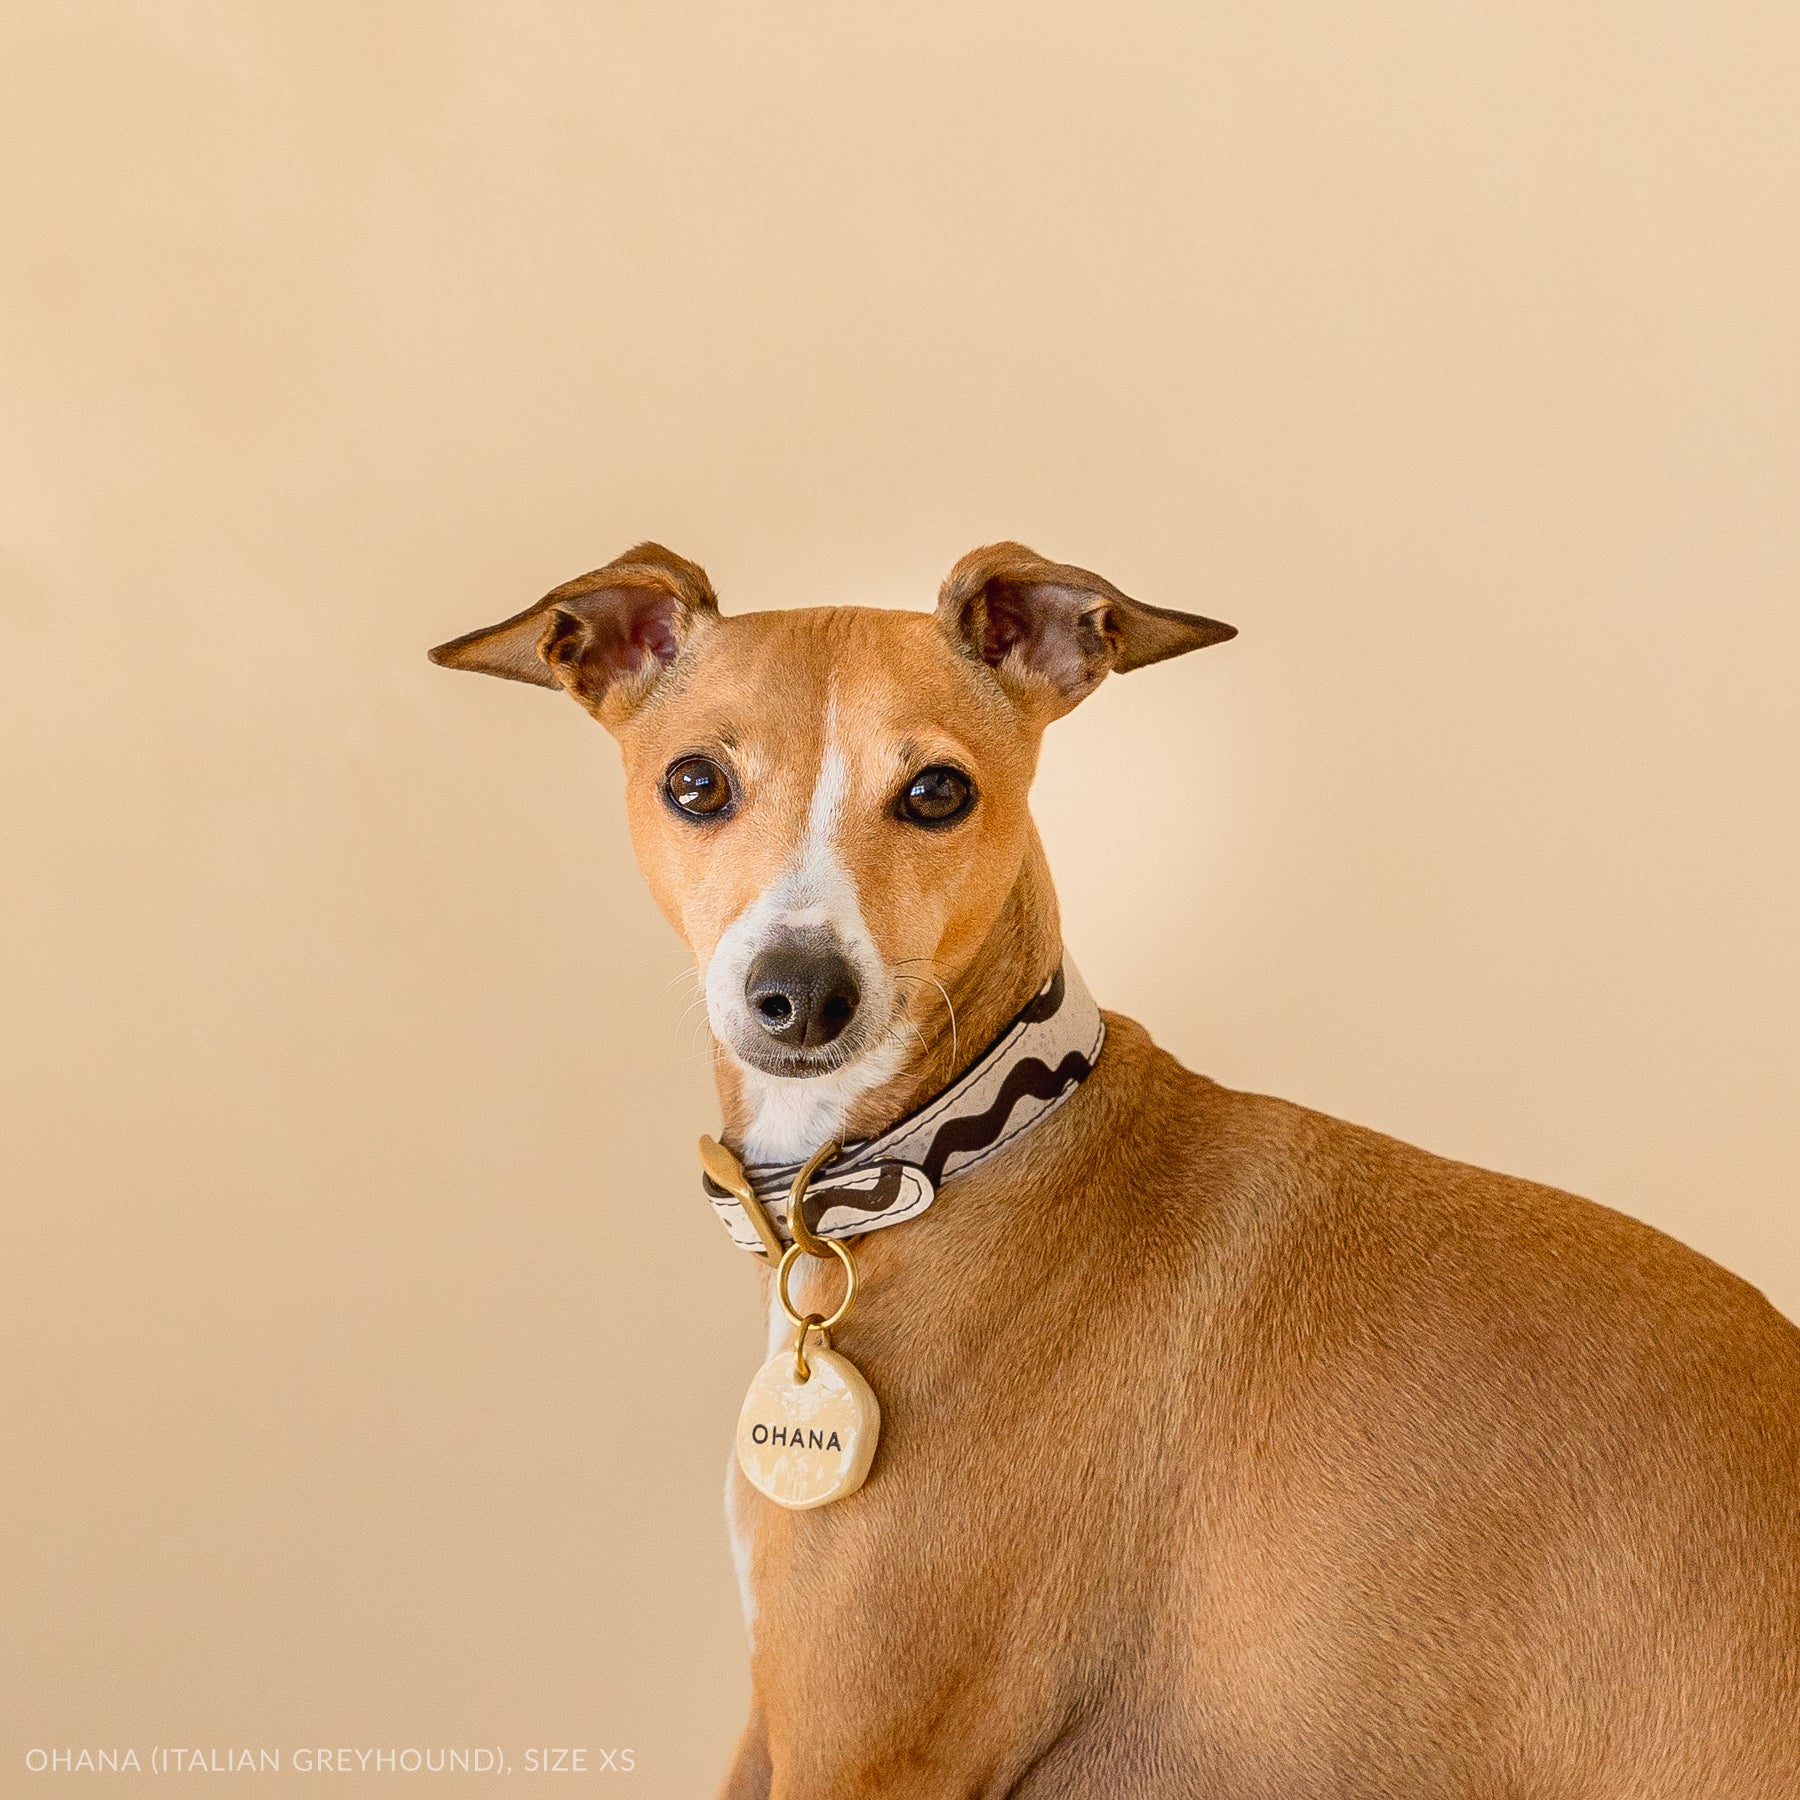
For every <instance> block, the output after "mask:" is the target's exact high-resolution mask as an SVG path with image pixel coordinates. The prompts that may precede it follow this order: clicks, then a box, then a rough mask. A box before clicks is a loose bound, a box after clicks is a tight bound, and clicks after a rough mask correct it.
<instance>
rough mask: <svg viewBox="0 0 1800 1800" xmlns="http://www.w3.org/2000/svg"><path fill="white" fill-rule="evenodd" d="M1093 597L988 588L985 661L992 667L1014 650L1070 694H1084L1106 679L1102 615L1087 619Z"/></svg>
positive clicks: (1011, 586)
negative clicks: (1085, 611) (1083, 609)
mask: <svg viewBox="0 0 1800 1800" xmlns="http://www.w3.org/2000/svg"><path fill="white" fill-rule="evenodd" d="M1084 602H1088V603H1090V604H1091V602H1089V597H1088V596H1085V595H1080V594H1074V593H1071V592H1070V591H1069V590H1067V589H1064V588H1059V587H1056V586H1054V585H1053V584H1051V583H1048V582H1011V581H994V582H990V583H989V584H988V588H987V593H986V605H985V608H984V611H985V614H986V619H985V624H984V630H983V635H982V656H983V658H984V659H985V660H986V661H987V662H988V663H989V664H990V665H993V666H996V667H997V666H998V665H999V664H1000V663H1002V662H1004V661H1005V660H1006V658H1007V655H1008V654H1009V653H1010V652H1011V651H1014V650H1017V651H1018V652H1019V655H1020V657H1021V659H1022V660H1023V662H1024V663H1025V666H1026V667H1027V668H1029V669H1031V670H1032V671H1033V672H1034V673H1035V674H1038V675H1041V676H1042V677H1043V678H1044V679H1045V680H1046V681H1049V682H1050V683H1051V684H1052V685H1053V686H1055V687H1057V688H1059V689H1061V690H1062V691H1063V692H1064V693H1066V694H1071V695H1079V694H1082V693H1085V692H1086V691H1087V690H1088V689H1089V688H1091V687H1093V686H1094V684H1095V683H1096V682H1097V681H1098V680H1099V678H1100V676H1101V675H1102V674H1104V673H1105V666H1106V664H1105V658H1106V644H1105V637H1104V618H1105V613H1104V609H1096V612H1095V615H1094V616H1093V617H1092V618H1089V617H1084V616H1083V614H1082V613H1081V610H1080V608H1081V606H1082V604H1083V603H1084Z"/></svg>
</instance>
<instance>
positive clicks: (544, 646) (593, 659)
mask: <svg viewBox="0 0 1800 1800" xmlns="http://www.w3.org/2000/svg"><path fill="white" fill-rule="evenodd" d="M718 616H719V602H718V599H717V598H716V596H715V595H714V593H713V590H712V583H711V582H710V581H708V580H707V579H706V571H705V570H704V569H703V568H701V567H700V565H699V564H698V563H691V562H689V561H688V559H687V558H686V557H685V556H677V555H676V554H675V552H674V551H673V550H665V549H664V548H663V547H662V545H661V544H639V545H638V546H637V548H636V549H634V550H627V551H626V552H625V554H624V555H623V556H619V557H615V558H614V559H613V560H612V561H611V562H609V563H608V564H607V565H606V567H605V568H603V569H594V570H591V571H590V572H589V573H588V574H586V575H577V576H576V577H575V579H574V580H573V581H565V582H564V583H563V584H562V586H561V587H559V588H552V589H551V590H550V592H549V593H547V594H546V595H545V596H544V597H543V599H541V600H540V601H539V602H538V603H537V604H536V605H535V606H528V607H526V609H525V610H524V611H523V612H522V613H515V614H514V615H513V616H512V617H511V618H510V619H502V620H501V622H500V623H499V624H498V625H489V626H487V627H486V628H485V629H483V630H481V631H471V632H469V633H468V634H467V635H466V636H464V637H459V638H453V639H451V641H450V642H449V643H447V644H439V645H438V647H437V648H436V649H435V650H433V651H432V652H431V660H432V661H433V662H434V663H438V664H440V665H442V666H443V667H444V668H447V669H472V670H474V671H475V672H476V673H477V674H481V675H499V676H501V677H503V678H504V679H505V680H508V681H529V682H532V683H534V684H535V685H537V686H538V687H547V688H555V687H560V688H566V689H567V690H568V691H569V692H570V693H571V694H572V695H574V697H575V698H576V699H577V700H579V701H580V702H581V703H582V704H583V705H584V706H585V707H587V709H588V710H589V711H590V712H592V713H594V714H596V715H597V716H599V717H601V718H602V719H603V721H605V722H612V721H614V720H616V719H617V718H618V717H619V716H621V715H622V713H623V712H625V711H626V710H628V709H629V708H630V707H632V706H635V705H636V703H637V702H638V701H639V700H641V699H642V698H643V697H644V696H645V695H646V694H647V693H648V692H649V691H650V689H651V688H653V687H654V686H655V685H656V683H657V682H658V681H659V680H661V678H662V675H663V672H664V670H666V669H667V668H668V666H669V665H670V664H671V663H672V662H674V660H675V659H676V657H677V656H679V655H680V654H681V651H682V650H683V649H684V648H685V647H686V645H687V644H688V642H689V641H690V640H691V639H692V638H693V637H694V635H695V634H696V633H697V632H699V631H702V630H704V629H705V628H706V627H707V625H709V624H710V623H711V622H712V621H714V620H716V619H717V618H718Z"/></svg>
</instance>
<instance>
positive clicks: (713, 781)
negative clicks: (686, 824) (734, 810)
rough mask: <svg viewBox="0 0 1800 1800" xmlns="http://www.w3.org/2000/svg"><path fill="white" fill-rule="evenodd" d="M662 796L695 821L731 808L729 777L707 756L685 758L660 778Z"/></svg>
mask: <svg viewBox="0 0 1800 1800" xmlns="http://www.w3.org/2000/svg"><path fill="white" fill-rule="evenodd" d="M663 792H664V793H666V794H667V795H668V796H669V799H670V801H671V802H672V803H673V804H674V805H675V807H676V808H677V809H678V810H679V811H681V812H684V813H688V814H690V815H691V816H693V817H695V818H711V817H712V816H713V815H714V814H716V813H722V812H723V811H724V810H725V808H726V807H728V806H729V805H730V804H731V777H730V776H729V775H727V774H726V773H725V771H724V770H723V769H721V768H720V767H719V765H718V764H717V763H716V762H714V761H713V759H712V758H711V757H710V756H684V757H683V758H682V759H681V761H680V762H678V763H676V764H674V765H673V766H672V767H671V768H670V770H669V772H668V774H667V775H665V776H664V777H663Z"/></svg>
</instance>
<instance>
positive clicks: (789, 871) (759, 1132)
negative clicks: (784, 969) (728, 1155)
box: [705, 695, 904, 1162]
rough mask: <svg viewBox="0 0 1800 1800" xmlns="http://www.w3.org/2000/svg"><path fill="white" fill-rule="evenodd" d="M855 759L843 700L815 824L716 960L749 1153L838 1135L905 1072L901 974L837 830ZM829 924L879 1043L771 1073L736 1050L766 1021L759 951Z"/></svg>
mask: <svg viewBox="0 0 1800 1800" xmlns="http://www.w3.org/2000/svg"><path fill="white" fill-rule="evenodd" d="M849 786H850V767H849V763H848V762H847V761H846V759H845V756H844V752H843V749H842V746H841V745H840V744H839V742H838V736H837V699H836V696H835V695H833V696H832V698H831V701H830V703H829V707H828V710H827V713H826V721H825V749H824V753H823V755H822V757H821V758H820V763H819V770H818V774H817V776H816V777H815V778H814V782H813V791H812V797H811V800H810V801H809V803H808V806H807V812H806V826H805V829H804V831H803V833H802V835H801V839H800V842H799V844H798V845H797V846H796V847H795V850H794V854H793V855H792V857H790V858H789V860H788V862H787V864H786V865H785V866H784V867H783V869H782V871H781V873H780V875H778V876H777V877H776V879H775V880H774V881H772V882H771V883H770V884H769V886H768V887H767V888H766V889H764V891H763V892H762V893H761V894H759V895H758V896H757V897H756V899H755V900H753V901H752V902H751V903H750V905H749V906H747V907H745V909H744V910H743V912H742V913H740V914H739V915H738V917H737V918H736V919H734V920H733V921H732V923H731V925H730V926H729V927H728V929H727V930H726V931H725V933H724V935H723V936H722V937H721V938H720V939H719V942H718V945H717V947H716V948H715V949H714V951H713V954H712V958H711V960H710V961H709V962H708V964H707V966H706V979H705V988H706V1011H707V1016H708V1018H709V1019H710V1021H711V1024H712V1029H713V1035H714V1036H715V1037H716V1038H717V1039H718V1040H719V1042H720V1043H721V1044H723V1045H724V1046H725V1048H726V1050H727V1051H728V1052H733V1060H734V1061H736V1062H737V1064H738V1067H739V1070H740V1072H741V1074H742V1076H743V1081H744V1091H745V1095H746V1097H747V1099H748V1100H749V1103H750V1122H749V1125H748V1128H747V1129H746V1131H745V1134H744V1155H745V1158H746V1160H748V1161H750V1162H792V1161H795V1160H797V1159H799V1158H801V1157H805V1156H810V1155H811V1154H812V1152H813V1151H814V1150H816V1149H817V1148H818V1147H819V1145H820V1144H822V1143H825V1142H826V1141H827V1140H828V1139H831V1138H834V1137H836V1136H837V1135H838V1133H839V1131H840V1129H841V1127H842V1125H843V1121H844V1116H845V1114H846V1113H848V1112H849V1110H850V1108H851V1106H852V1105H854V1104H855V1102H856V1101H857V1100H858V1099H859V1098H860V1097H861V1096H862V1095H864V1094H866V1093H868V1092H869V1091H870V1090H871V1089H872V1088H877V1087H879V1086H881V1085H882V1083H883V1082H886V1081H889V1080H891V1079H892V1078H893V1076H894V1074H895V1073H896V1072H897V1071H898V1069H899V1067H900V1063H901V1061H902V1059H903V1055H904V1050H903V1047H902V1046H901V1044H900V1043H898V1042H897V1041H896V1040H895V1039H894V1038H893V1037H892V1035H891V1034H890V1033H889V1032H888V1030H887V1027H888V1024H889V1022H890V1020H891V1019H892V1016H893V1004H894V1000H893V982H892V980H891V979H890V977H889V975H888V972H887V968H886V966H885V964H884V963H883V961H882V957H881V953H880V951H879V950H877V948H876V947H875V941H874V939H873V938H872V937H871V936H870V935H869V928H868V926H867V924H866V923H865V922H864V920H863V914H862V903H861V900H860V898H859V896H858V894H857V891H856V878H855V877H854V876H853V875H852V874H851V873H850V870H849V868H848V867H847V866H846V865H845V863H844V859H843V857H842V856H841V855H840V854H839V852H838V847H837V832H838V827H839V824H840V822H841V818H842V813H843V807H844V800H845V797H846V795H847V794H848V792H849ZM809 928H810V929H815V930H816V929H821V928H823V929H827V930H829V931H831V932H832V933H833V934H834V935H835V936H836V938H837V940H838V942H839V944H840V945H841V946H842V948H843V952H844V954H845V956H847V957H848V958H849V960H850V966H851V969H852V970H853V971H854V972H855V975H856V983H857V987H858V989H859V990H860V992H861V996H862V998H861V1000H860V1001H859V1003H858V1008H857V1012H858V1017H857V1020H856V1024H855V1027H854V1030H855V1035H856V1036H857V1037H858V1038H859V1039H861V1040H862V1041H872V1044H873V1047H872V1048H871V1049H869V1050H866V1051H864V1052H863V1053H862V1054H861V1055H860V1056H857V1057H855V1058H854V1059H853V1060H852V1061H849V1062H846V1063H845V1064H844V1065H843V1066H842V1067H841V1068H838V1069H834V1070H830V1071H828V1072H827V1073H825V1074H822V1075H812V1076H805V1077H792V1076H781V1075H766V1074H764V1073H763V1071H762V1070H760V1069H756V1068H753V1067H751V1066H750V1065H749V1064H748V1063H746V1062H744V1061H743V1059H742V1058H741V1057H740V1056H737V1055H736V1054H735V1051H736V1048H737V1046H738V1045H740V1044H743V1043H746V1042H748V1043H754V1042H755V1041H756V1035H755V1034H757V1033H758V1032H760V1031H761V1027H760V1026H759V1025H758V1024H757V1023H756V1021H755V1019H754V1018H753V1017H752V1016H751V1014H750V1008H749V1005H748V1003H747V1001H746V1000H745V998H744V979H745V976H746V975H747V973H748V972H749V968H750V964H751V962H752V961H753V960H754V959H755V957H756V955H757V953H758V952H759V951H761V950H762V949H764V948H765V947H766V946H767V945H768V943H769V942H770V941H771V939H773V938H777V937H779V936H781V935H782V934H783V933H786V932H789V931H797V930H806V929H809Z"/></svg>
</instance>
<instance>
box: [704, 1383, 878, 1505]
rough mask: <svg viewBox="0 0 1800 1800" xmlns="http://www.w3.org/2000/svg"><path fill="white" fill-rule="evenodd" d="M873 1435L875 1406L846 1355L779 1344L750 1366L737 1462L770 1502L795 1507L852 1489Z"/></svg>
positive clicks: (870, 1456)
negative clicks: (801, 1351) (753, 1375)
mask: <svg viewBox="0 0 1800 1800" xmlns="http://www.w3.org/2000/svg"><path fill="white" fill-rule="evenodd" d="M796 1364H798V1367H796ZM802 1368H803V1369H805V1370H806V1371H807V1378H806V1379H805V1380H804V1381H802V1380H801V1379H800V1369H802ZM880 1434H881V1406H880V1404H879V1402H877V1400H876V1398H875V1394H874V1390H873V1389H872V1388H871V1387H870V1386H869V1384H868V1383H867V1382H866V1381H864V1380H863V1378H862V1372H861V1371H860V1370H859V1369H858V1368H857V1366H856V1365H855V1363H853V1362H851V1360H850V1359H849V1358H848V1357H847V1356H841V1355H839V1353H838V1352H837V1351H835V1350H827V1349H823V1348H818V1347H815V1348H813V1349H810V1350H807V1351H805V1352H804V1360H802V1358H801V1357H799V1356H797V1355H796V1354H795V1351H793V1350H783V1351H782V1352H781V1353H780V1354H779V1355H778V1356H771V1357H770V1358H769V1360H768V1361H767V1362H766V1363H764V1364H763V1366H762V1367H761V1368H760V1369H758V1370H757V1372H756V1379H755V1380H754V1381H752V1382H751V1383H750V1391H749V1393H747V1394H746V1395H745V1396H744V1410H743V1412H742V1413H741V1414H740V1415H739V1417H738V1428H737V1454H738V1463H739V1465H740V1467H741V1468H742V1469H743V1471H744V1473H745V1474H746V1475H747V1476H748V1477H749V1478H750V1481H751V1484H752V1485H753V1486H754V1487H756V1488H757V1489H759V1490H760V1491H761V1492H762V1493H764V1494H767V1495H768V1497H769V1498H770V1499H771V1500H773V1501H774V1502H775V1503H776V1505H777V1506H786V1507H791V1508H793V1510H794V1511H796V1512H802V1511H804V1510H805V1509H806V1508H807V1507H809V1506H824V1505H826V1504H827V1503H828V1502H829V1501H832V1500H842V1499H843V1498H844V1496H845V1495H846V1494H854V1493H855V1492H856V1490H857V1489H858V1488H859V1487H861V1486H862V1484H863V1477H864V1476H866V1475H867V1474H868V1472H869V1464H870V1463H871V1462H872V1461H873V1460H874V1457H875V1440H876V1438H877V1437H879V1436H880Z"/></svg>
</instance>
